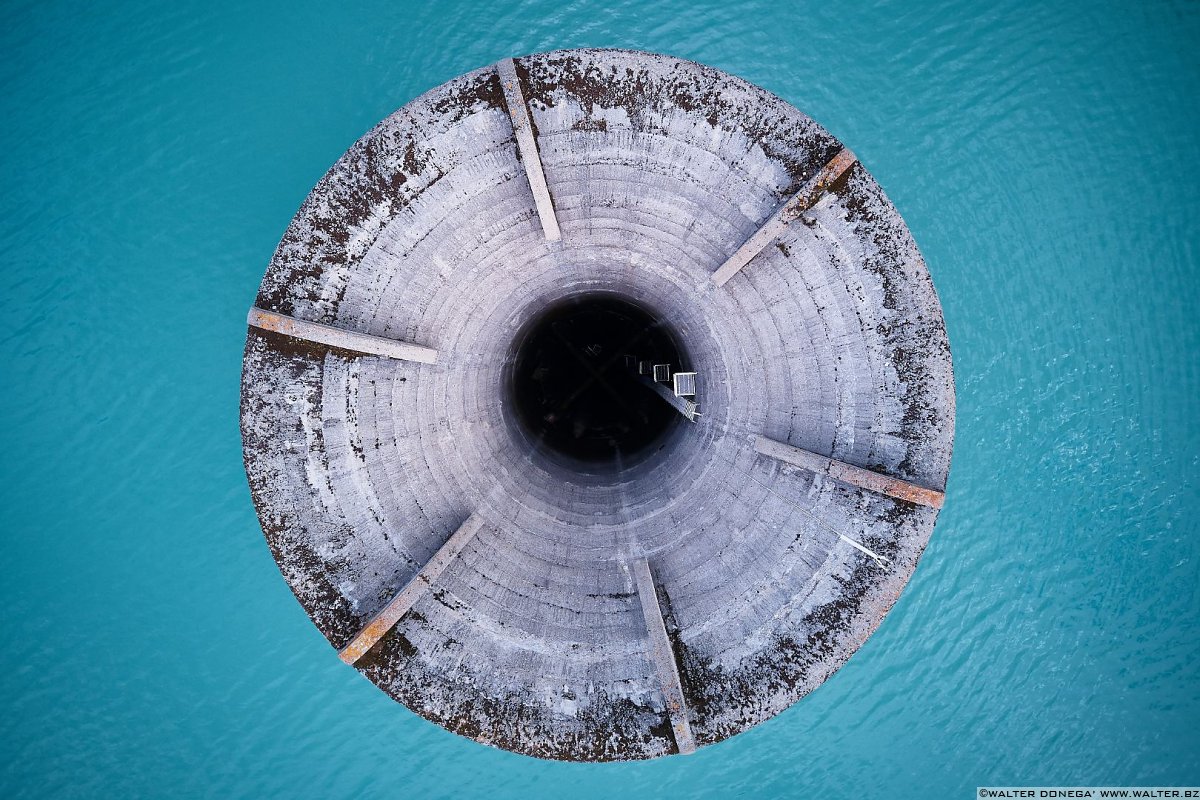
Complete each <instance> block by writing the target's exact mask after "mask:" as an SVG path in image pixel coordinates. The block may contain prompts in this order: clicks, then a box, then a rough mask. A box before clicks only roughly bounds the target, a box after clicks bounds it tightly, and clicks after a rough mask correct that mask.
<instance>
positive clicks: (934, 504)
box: [754, 436, 945, 508]
mask: <svg viewBox="0 0 1200 800" xmlns="http://www.w3.org/2000/svg"><path fill="white" fill-rule="evenodd" d="M754 449H755V450H757V451H758V452H760V453H762V454H763V455H765V456H770V457H771V458H777V459H779V460H780V461H785V462H787V463H788V464H791V465H793V466H796V467H801V468H803V469H807V470H809V471H811V472H816V473H818V474H821V475H828V476H829V477H831V478H834V479H835V480H839V481H844V482H845V483H849V484H852V485H854V486H858V487H859V488H862V489H870V490H871V491H873V492H879V493H881V494H886V495H888V496H889V497H895V498H897V499H899V500H907V501H908V502H910V503H917V504H919V505H923V506H929V507H931V508H941V507H942V503H943V501H944V500H945V495H944V494H943V493H942V492H938V491H934V490H933V489H927V488H925V487H924V486H917V485H916V484H914V483H909V482H908V481H902V480H900V479H899V478H893V477H891V476H890V475H880V474H879V473H878V472H872V471H871V470H869V469H863V468H862V467H856V466H854V465H853V464H847V463H845V462H843V461H838V460H837V459H833V458H829V457H828V456H823V455H820V454H818V453H810V452H809V451H808V450H802V449H800V448H799V447H792V446H791V445H789V444H786V443H784V442H777V441H775V440H774V439H768V438H767V437H765V436H756V437H755V438H754Z"/></svg>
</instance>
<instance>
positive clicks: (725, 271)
mask: <svg viewBox="0 0 1200 800" xmlns="http://www.w3.org/2000/svg"><path fill="white" fill-rule="evenodd" d="M857 160H858V159H857V158H856V157H855V155H854V153H851V152H850V151H849V150H848V149H845V148H843V149H842V150H841V151H839V152H838V154H837V155H836V156H834V157H833V159H832V160H830V162H829V163H828V164H826V165H825V166H823V167H821V169H820V171H819V172H817V174H816V175H814V176H812V177H811V178H809V179H808V182H806V183H805V184H804V186H802V187H800V191H798V192H796V194H794V195H792V198H791V199H790V200H788V201H787V202H786V203H784V204H783V206H781V207H780V209H779V210H778V211H776V212H775V213H774V214H772V215H771V218H770V219H768V220H767V221H766V222H764V223H763V226H762V227H761V228H759V229H758V230H757V231H755V232H754V233H753V234H752V235H751V236H750V238H749V239H747V240H746V242H745V244H743V245H742V246H741V247H739V248H738V249H737V251H736V252H734V254H733V255H731V256H730V257H729V258H728V259H727V260H726V261H725V263H724V264H722V265H721V266H720V268H718V269H717V271H716V272H714V273H713V274H712V281H713V283H715V284H716V285H717V286H724V285H725V283H726V282H727V281H728V280H729V279H730V278H732V277H733V276H734V275H736V274H737V272H738V270H740V269H741V268H742V267H744V266H746V265H747V264H749V263H750V260H751V259H752V258H754V257H755V256H756V255H758V254H759V252H761V251H762V249H763V248H764V247H766V246H767V245H769V244H770V243H771V242H772V241H773V240H774V239H775V238H776V237H778V236H779V235H780V234H781V233H783V232H784V230H786V229H787V226H788V223H789V222H791V221H792V220H795V219H797V218H799V216H800V215H801V214H803V213H804V212H805V211H807V210H808V209H810V208H812V207H813V206H814V205H816V202H817V201H818V200H820V199H821V195H823V194H825V192H826V191H828V190H829V187H830V186H832V185H833V184H834V182H835V181H837V179H838V178H840V177H842V174H843V173H844V172H845V171H846V170H848V169H850V167H851V166H853V165H854V162H855V161H857Z"/></svg>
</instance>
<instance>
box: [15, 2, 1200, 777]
mask: <svg viewBox="0 0 1200 800" xmlns="http://www.w3.org/2000/svg"><path fill="white" fill-rule="evenodd" d="M977 5H978V8H977V9H973V8H971V7H970V4H949V3H944V4H943V3H934V2H921V1H919V0H907V1H906V2H900V1H897V2H884V3H876V4H870V5H858V6H844V7H843V6H838V5H836V4H833V3H820V4H812V5H808V6H805V5H800V4H791V3H786V2H757V1H755V2H728V1H727V2H716V3H714V2H697V1H696V0H689V2H656V3H649V2H629V1H628V0H626V2H618V3H612V4H603V5H601V4H595V3H583V2H539V3H533V2H529V3H521V4H512V3H467V2H442V3H437V4H428V5H416V4H408V3H404V2H391V3H377V4H363V5H360V6H358V7H356V8H354V9H349V10H346V9H340V10H338V9H333V8H330V7H326V6H325V5H324V4H317V3H307V2H289V3H281V2H279V3H268V2H259V3H250V4H241V3H237V4H224V5H222V4H217V3H211V2H208V3H187V2H175V3H170V4H165V3H164V4H159V5H155V4H152V3H142V2H124V1H122V0H114V1H113V2H110V3H106V4H90V3H72V4H67V3H61V2H39V3H31V2H15V3H14V2H7V3H4V4H3V6H2V7H0V15H2V17H0V20H2V23H3V24H0V188H2V191H0V263H2V265H3V274H4V275H5V276H6V277H5V280H4V284H5V286H4V289H5V290H4V292H3V293H2V294H0V340H2V341H3V360H2V362H0V364H2V368H3V386H4V391H3V392H2V393H0V403H2V404H3V405H2V409H3V415H4V420H5V425H4V428H3V433H2V434H0V444H2V446H3V452H4V458H3V484H2V485H3V500H4V515H3V519H4V522H3V534H2V535H3V540H2V541H3V550H2V565H3V568H2V573H0V574H2V577H0V603H2V604H3V609H4V622H3V626H2V627H0V630H2V631H3V642H2V644H3V648H2V653H3V655H2V656H0V659H2V669H0V704H2V709H3V713H2V715H0V746H2V748H3V751H2V755H3V762H2V764H0V796H3V797H5V798H22V797H51V796H62V797H135V796H140V797H152V796H179V797H191V796H201V797H219V798H226V797H284V798H301V797H313V798H326V797H346V796H354V795H363V796H368V797H375V796H379V797H475V796H484V797H488V798H494V799H495V800H500V799H501V798H527V797H541V796H546V797H554V796H563V795H567V796H570V797H572V798H574V800H585V799H586V798H607V797H612V796H614V795H616V796H620V797H627V798H634V797H643V796H671V797H740V796H756V797H774V796H779V797H822V798H837V797H876V796H880V797H882V796H888V797H949V798H967V797H972V796H974V788H975V787H976V786H979V785H988V784H991V785H995V784H1059V785H1063V784H1068V785H1069V784H1092V785H1110V786H1111V785H1121V784H1159V785H1162V784H1186V785H1197V784H1200V666H1198V665H1200V579H1198V578H1200V536H1198V534H1200V524H1198V523H1197V519H1198V518H1200V489H1198V485H1197V477H1198V475H1200V457H1198V454H1200V423H1198V421H1197V418H1198V416H1200V403H1198V398H1200V357H1198V355H1197V353H1198V352H1200V323H1198V322H1197V318H1196V313H1197V308H1198V307H1200V286H1198V283H1197V260H1198V258H1200V237H1198V233H1200V223H1198V222H1197V220H1198V219H1200V136H1198V133H1197V131H1198V122H1200V118H1198V114H1197V111H1196V109H1197V104H1198V102H1200V6H1197V4H1195V3H1184V2H1162V3H1145V4H1144V3H1137V2H1128V3H1123V4H1122V3H1107V4H1106V3H1095V2H1088V3H1083V2H1070V3H1067V2H1062V3H1042V4H1032V3H1018V2H1013V1H1012V0H1006V1H1004V2H1000V3H998V4H994V5H992V6H991V8H990V9H987V10H985V9H984V4H977ZM98 6H107V9H106V10H99V9H98ZM584 45H587V46H622V47H632V48H639V49H647V50H655V51H661V52H665V53H669V54H672V55H677V56H682V57H686V58H691V59H695V60H697V61H701V62H704V63H707V64H711V65H713V66H715V67H718V68H720V69H724V70H726V71H728V72H731V73H734V74H736V75H739V76H742V77H744V78H746V79H748V80H750V81H753V82H755V83H757V84H760V85H762V86H764V87H766V88H768V89H770V90H772V91H774V92H775V93H777V94H779V95H780V96H782V97H783V98H784V99H786V100H788V101H790V102H792V103H793V104H795V105H796V106H798V107H799V108H801V109H803V110H804V111H806V112H807V113H808V114H810V115H811V116H812V117H814V118H815V119H816V120H817V121H819V122H821V123H822V124H824V125H825V126H826V127H827V128H828V129H829V130H830V131H832V132H833V133H834V134H835V135H836V136H838V137H839V138H841V139H842V140H843V141H844V142H845V143H846V144H847V145H849V146H850V147H852V148H853V149H854V150H855V152H856V153H857V154H858V155H859V156H860V158H861V159H862V161H863V162H864V163H865V165H866V166H867V167H868V168H869V169H870V170H871V172H872V173H873V174H874V175H875V177H876V178H877V179H878V180H879V182H880V183H881V184H882V185H883V186H884V188H885V189H886V190H887V192H888V193H889V195H890V196H891V198H892V200H893V201H894V202H895V204H896V206H897V207H898V208H899V209H900V211H901V213H902V214H903V215H904V217H905V219H906V220H907V221H908V224H909V226H910V227H911V229H912V232H913V234H914V236H915V237H916V240H917V242H918V243H919V244H920V246H921V248H922V250H923V252H924V254H925V256H926V259H927V260H928V263H929V268H930V271H931V273H932V274H933V278H934V282H935V284H936V286H937V288H938V291H939V294H940V296H941V300H942V304H943V306H944V309H945V315H946V321H947V326H948V329H949V333H950V341H951V345H952V349H953V352H954V360H955V372H956V379H957V391H958V429H957V441H956V448H955V455H954V463H953V467H952V470H951V476H950V483H949V487H948V499H947V503H946V507H945V510H944V512H943V513H942V516H941V519H940V520H939V522H938V527H937V530H936V531H935V533H934V536H933V539H932V542H931V544H930V546H929V548H928V550H927V551H926V553H925V556H924V559H923V560H922V562H921V565H920V567H919V569H918V570H917V572H916V574H915V576H914V578H913V580H912V582H911V583H910V584H909V587H908V589H907V591H906V592H905V594H904V595H903V597H902V598H901V600H900V602H899V603H898V604H897V605H896V607H895V609H894V610H893V611H892V613H891V614H890V615H889V616H888V618H887V620H886V621H885V622H884V624H883V625H882V626H881V627H880V629H879V631H878V633H876V634H875V635H874V636H873V637H872V638H871V639H870V640H869V641H868V642H867V644H866V645H865V646H864V647H863V648H862V649H861V650H860V651H859V652H858V654H857V655H855V656H854V657H853V658H852V659H851V661H850V662H849V663H848V664H847V666H846V667H845V668H843V669H842V670H841V671H840V672H838V673H837V674H836V675H835V676H834V677H833V678H832V679H830V680H829V681H828V682H827V683H826V684H825V685H824V686H822V687H821V688H820V689H818V690H817V691H816V692H814V693H813V694H812V695H810V696H809V697H807V698H806V699H804V700H803V701H801V702H800V703H798V704H797V705H795V706H793V707H792V708H791V709H790V710H788V711H787V712H786V713H784V714H782V715H780V716H779V717H776V718H775V719H773V720H771V721H770V722H768V723H766V724H764V725H761V726H759V727H758V728H755V729H753V730H751V731H749V732H747V733H745V734H743V735H741V736H737V737H735V738H733V739H731V740H729V741H727V742H724V743H722V744H720V745H717V746H715V747H711V748H707V749H704V750H701V751H700V752H699V753H697V754H696V755H694V756H690V757H687V758H670V759H665V760H660V761H656V762H648V763H636V764H609V765H572V764H559V763H546V762H541V761H537V760H534V759H530V758H525V757H522V756H517V755H513V754H510V753H506V752H502V751H498V750H493V749H490V748H486V747H483V746H480V745H477V744H475V743H473V742H470V741H468V740H465V739H461V738H458V737H456V736H454V735H452V734H450V733H447V732H445V731H443V730H442V729H440V728H438V727H436V726H434V725H431V724H429V723H427V722H424V721H423V720H421V719H419V718H418V717H417V716H416V715H414V714H412V713H411V712H409V711H408V710H406V709H405V708H403V707H401V706H399V705H397V704H395V703H393V702H392V701H391V700H390V699H388V698H387V697H386V696H385V695H384V694H383V693H382V692H380V691H379V690H377V689H376V688H375V687H374V686H373V685H371V684H370V683H369V682H367V681H366V680H365V679H363V678H362V677H360V676H359V675H358V674H357V673H356V672H355V671H354V670H352V669H350V668H348V667H346V666H344V665H343V664H342V663H341V662H340V661H339V660H338V659H337V658H336V656H335V654H334V653H333V651H332V650H331V649H330V647H329V645H328V644H327V643H326V642H325V640H324V639H323V638H322V636H321V635H320V634H319V633H318V632H317V630H316V629H315V628H314V627H313V625H312V624H311V623H310V622H309V620H308V618H307V617H306V616H305V614H304V612H303V611H302V609H301V608H300V606H299V604H298V603H297V602H296V601H295V599H294V598H293V597H292V595H291V593H290V592H289V590H288V589H287V587H286V586H285V584H284V582H283V580H282V579H281V578H280V576H279V573H278V570H277V569H276V567H275V563H274V562H273V561H272V559H271V556H270V553H269V552H268V550H267V547H266V545H265V543H264V541H263V538H262V535H261V533H260V531H259V528H258V523H257V520H256V518H255V515H254V511H253V508H252V506H251V503H250V497H249V491H248V489H247V486H246V479H245V476H244V474H243V471H242V463H241V449H240V441H239V435H238V380H239V374H240V369H241V355H242V344H243V341H244V337H245V316H246V310H247V308H248V307H249V306H250V305H251V303H252V302H253V300H254V295H255V292H256V290H257V287H258V283H259V280H260V278H261V277H262V274H263V271H264V270H265V268H266V264H267V261H268V259H269V257H270V255H271V252H272V251H273V249H274V247H275V245H276V243H277V242H278V240H279V237H280V236H281V235H282V233H283V230H284V228H285V227H286V226H287V224H288V222H289V220H290V219H291V216H292V215H293V213H294V212H295V210H296V208H297V207H298V206H299V204H300V202H301V200H302V199H303V198H304V196H305V195H306V194H307V193H308V191H309V189H311V188H312V186H313V185H314V184H315V183H316V181H317V179H318V178H319V177H320V176H321V175H322V174H323V173H324V171H325V170H326V169H327V168H328V167H329V166H330V165H331V164H332V163H333V162H334V160H336V159H337V158H338V156H339V155H341V153H342V152H343V151H344V150H345V149H346V148H347V147H348V146H349V145H350V144H351V143H352V142H353V141H354V140H355V139H356V138H358V137H359V136H360V135H361V134H362V133H364V132H365V131H366V130H367V129H368V128H370V127H371V126H372V125H374V124H375V123H376V122H377V121H378V120H380V119H382V118H383V117H384V116H386V115H387V114H388V113H390V112H391V111H393V110H394V109H395V108H397V107H399V106H400V105H402V104H404V103H406V102H407V101H409V100H410V99H412V98H413V97H415V96H416V95H417V94H419V93H421V92H423V91H425V90H426V89H428V88H431V87H433V86H435V85H437V84H440V83H442V82H443V81H445V80H448V79H449V78H452V77H454V76H456V75H458V74H460V73H463V72H465V71H467V70H470V69H473V68H475V67H479V66H482V65H485V64H488V63H491V62H494V61H496V60H497V59H499V58H501V57H504V56H507V55H512V54H522V53H528V52H536V51H541V50H548V49H554V48H559V47H575V46H584Z"/></svg>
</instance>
